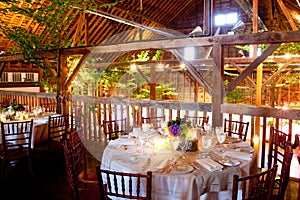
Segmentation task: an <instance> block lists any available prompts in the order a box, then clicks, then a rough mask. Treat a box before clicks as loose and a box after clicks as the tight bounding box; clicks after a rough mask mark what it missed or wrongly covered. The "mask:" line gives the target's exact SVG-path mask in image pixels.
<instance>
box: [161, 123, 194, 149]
mask: <svg viewBox="0 0 300 200" xmlns="http://www.w3.org/2000/svg"><path fill="white" fill-rule="evenodd" d="M165 131H166V133H167V135H168V137H171V138H172V137H173V138H174V137H181V138H184V139H186V140H187V143H188V144H187V151H196V150H197V145H196V139H197V135H196V130H195V129H194V128H193V127H192V122H191V121H190V120H188V121H187V120H185V119H180V118H176V120H171V121H169V122H168V123H167V126H166V128H165Z"/></svg>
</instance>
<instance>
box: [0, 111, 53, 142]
mask: <svg viewBox="0 0 300 200" xmlns="http://www.w3.org/2000/svg"><path fill="white" fill-rule="evenodd" d="M54 115H55V116H56V114H53V116H54ZM48 116H49V115H47V116H41V117H38V118H35V119H33V133H32V146H31V147H32V148H34V144H37V143H40V142H43V141H46V140H48V119H49V117H48ZM0 144H2V135H1V131H0Z"/></svg>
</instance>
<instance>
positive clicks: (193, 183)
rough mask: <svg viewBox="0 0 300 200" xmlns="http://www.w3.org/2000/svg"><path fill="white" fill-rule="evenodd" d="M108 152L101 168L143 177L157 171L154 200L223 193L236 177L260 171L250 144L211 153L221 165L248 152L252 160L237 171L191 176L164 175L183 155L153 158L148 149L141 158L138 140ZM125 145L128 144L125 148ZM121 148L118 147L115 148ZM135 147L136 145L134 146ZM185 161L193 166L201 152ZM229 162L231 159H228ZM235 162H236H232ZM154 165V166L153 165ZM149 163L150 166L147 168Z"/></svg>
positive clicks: (243, 162)
mask: <svg viewBox="0 0 300 200" xmlns="http://www.w3.org/2000/svg"><path fill="white" fill-rule="evenodd" d="M117 140H118V141H117V142H116V141H113V142H111V143H110V144H108V146H107V147H106V149H105V150H104V153H103V157H102V163H101V168H103V169H108V170H114V171H122V172H133V173H134V172H136V173H141V172H145V171H153V179H152V199H154V200H155V199H156V200H162V199H163V200H194V199H199V197H200V195H201V194H203V193H205V192H207V191H221V190H227V189H230V188H231V187H232V177H233V174H238V175H240V176H245V175H249V174H251V173H255V172H256V169H257V167H256V166H257V163H256V156H255V155H254V153H253V149H252V148H251V147H250V146H249V145H248V144H243V145H241V146H242V147H239V146H238V145H237V143H235V144H232V145H227V146H226V147H224V146H219V147H218V146H216V147H214V148H213V149H212V150H211V153H210V157H211V159H213V160H216V161H218V160H219V159H221V158H224V157H222V156H224V153H225V152H226V151H235V150H236V151H237V153H239V152H246V153H248V154H251V158H252V159H251V160H242V159H240V160H239V161H240V165H238V166H237V167H226V166H224V167H223V169H222V170H221V171H215V172H210V171H208V170H205V169H204V168H203V169H200V170H196V169H194V170H193V171H192V172H189V173H178V172H174V171H173V170H172V171H171V172H169V173H165V172H164V173H163V172H162V168H163V167H165V166H166V165H168V164H170V163H171V160H172V159H174V158H175V159H176V158H178V154H179V152H175V154H174V152H173V154H171V152H170V151H169V152H167V151H164V153H161V154H153V152H154V151H153V148H152V147H147V146H146V147H144V154H141V147H140V146H138V145H137V144H138V141H137V139H124V138H120V139H117ZM122 141H124V144H126V145H121V143H122ZM115 144H118V145H115ZM130 144H132V145H130ZM185 155H186V158H185V159H179V160H178V161H177V163H187V164H188V163H192V162H193V161H194V160H196V159H199V158H200V156H201V155H200V152H198V151H196V152H187V153H186V154H185ZM227 158H228V157H227ZM232 159H234V158H232ZM149 161H150V162H149ZM146 163H148V164H146Z"/></svg>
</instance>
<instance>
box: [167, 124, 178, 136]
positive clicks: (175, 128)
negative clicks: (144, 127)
mask: <svg viewBox="0 0 300 200" xmlns="http://www.w3.org/2000/svg"><path fill="white" fill-rule="evenodd" d="M180 131H181V128H180V126H179V125H177V124H172V125H170V126H169V134H170V135H171V136H174V137H176V136H179V135H180Z"/></svg>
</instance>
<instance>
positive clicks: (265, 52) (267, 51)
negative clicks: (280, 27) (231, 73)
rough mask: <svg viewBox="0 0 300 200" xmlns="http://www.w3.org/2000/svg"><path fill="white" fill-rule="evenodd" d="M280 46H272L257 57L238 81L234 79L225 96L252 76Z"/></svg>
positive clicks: (226, 89)
mask: <svg viewBox="0 0 300 200" xmlns="http://www.w3.org/2000/svg"><path fill="white" fill-rule="evenodd" d="M279 45H280V44H272V45H270V46H269V47H268V48H267V49H266V50H265V51H264V52H263V53H262V54H261V55H260V56H259V57H257V58H256V59H255V60H254V62H252V63H251V64H250V65H249V67H247V69H246V70H245V71H244V72H243V73H242V74H241V75H240V76H239V77H237V78H236V79H234V80H233V81H232V82H231V83H230V84H229V85H228V86H227V87H226V88H225V95H227V94H228V93H229V92H231V91H232V90H233V89H234V88H235V87H236V86H238V85H239V84H240V83H241V82H242V81H243V80H244V79H245V78H246V77H247V76H248V75H250V74H251V73H252V72H253V70H254V69H256V68H257V67H258V65H259V64H261V63H262V61H263V60H264V59H266V58H267V57H268V56H269V55H270V54H271V53H272V52H273V51H274V50H275V49H276V48H277V47H278V46H279Z"/></svg>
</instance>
